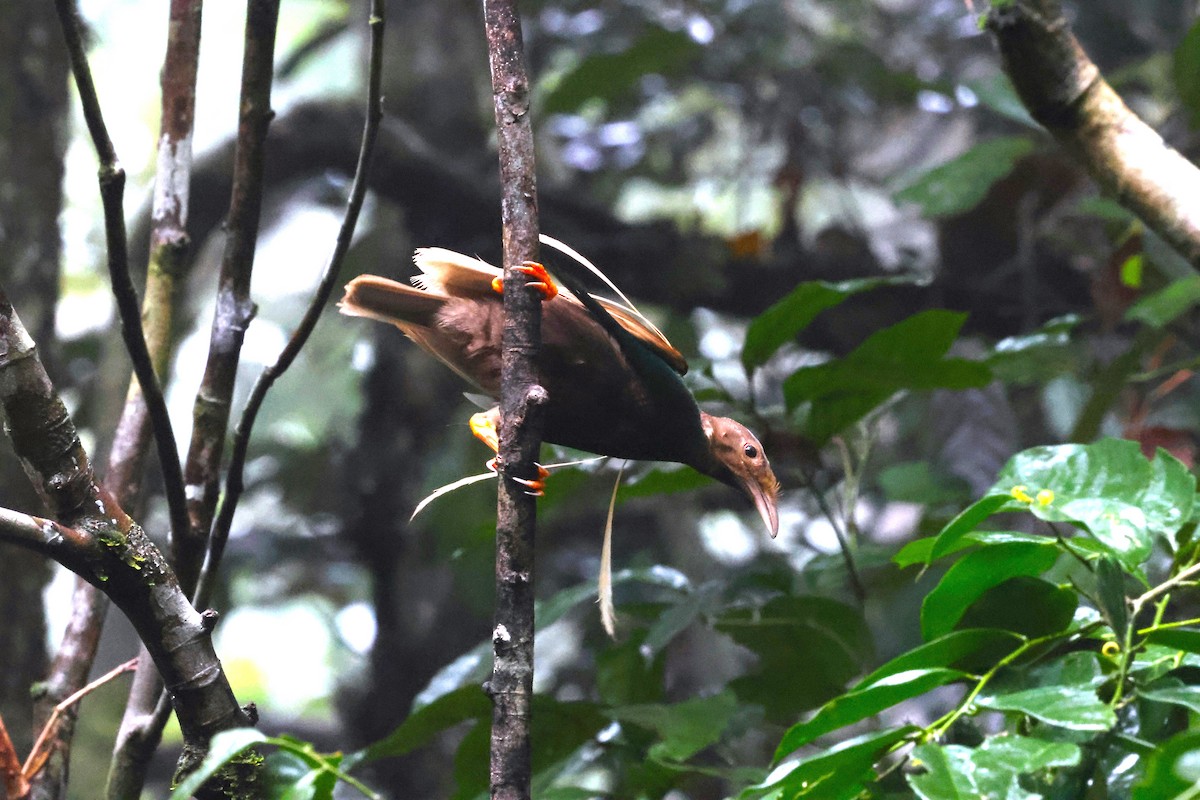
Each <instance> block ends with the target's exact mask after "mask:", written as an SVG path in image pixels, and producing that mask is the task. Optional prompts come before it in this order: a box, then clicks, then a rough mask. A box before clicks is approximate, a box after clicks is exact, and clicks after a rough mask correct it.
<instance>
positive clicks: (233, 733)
mask: <svg viewBox="0 0 1200 800" xmlns="http://www.w3.org/2000/svg"><path fill="white" fill-rule="evenodd" d="M266 740H267V737H266V736H265V735H264V734H263V733H261V732H260V731H258V730H256V729H255V728H234V729H233V730H228V731H222V732H221V733H218V734H217V735H216V736H214V737H213V738H212V742H210V743H209V745H208V755H206V756H205V757H204V760H203V761H201V762H200V766H198V767H196V770H195V772H192V773H191V774H190V775H188V776H187V777H186V778H184V779H183V780H182V781H180V782H179V785H178V786H176V787H175V788H174V789H173V790H172V791H171V798H172V800H187V798H189V797H191V796H192V795H194V794H195V793H196V792H197V791H198V790H199V789H200V787H201V786H203V785H204V782H205V781H206V780H208V779H209V778H211V777H212V776H213V775H215V774H217V771H218V770H220V769H221V767H223V766H225V764H226V763H227V762H229V761H230V759H232V758H234V757H235V756H237V755H238V754H239V753H241V752H242V751H243V750H245V749H246V748H248V747H252V746H253V745H256V744H261V743H262V742H265V741H266Z"/></svg>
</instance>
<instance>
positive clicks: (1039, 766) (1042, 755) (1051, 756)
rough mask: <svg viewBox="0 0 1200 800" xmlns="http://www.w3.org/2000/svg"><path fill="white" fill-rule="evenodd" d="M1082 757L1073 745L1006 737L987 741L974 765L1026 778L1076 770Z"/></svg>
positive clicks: (1075, 745)
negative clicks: (1046, 771) (1063, 769)
mask: <svg viewBox="0 0 1200 800" xmlns="http://www.w3.org/2000/svg"><path fill="white" fill-rule="evenodd" d="M1081 757H1082V751H1081V750H1080V749H1079V745H1077V744H1074V743H1073V742H1051V741H1046V740H1044V739H1031V738H1029V737H1028V736H1015V735H1008V734H1005V735H1001V736H992V737H990V738H988V739H985V740H984V742H983V744H981V745H980V746H979V747H978V748H977V749H976V750H975V756H974V761H975V763H976V764H978V765H979V766H981V767H983V768H985V769H992V770H1001V769H1006V770H1010V771H1012V772H1015V773H1017V774H1019V775H1027V774H1029V773H1031V772H1037V771H1038V770H1043V769H1055V768H1058V767H1073V766H1075V765H1076V764H1078V763H1079V759H1080V758H1081Z"/></svg>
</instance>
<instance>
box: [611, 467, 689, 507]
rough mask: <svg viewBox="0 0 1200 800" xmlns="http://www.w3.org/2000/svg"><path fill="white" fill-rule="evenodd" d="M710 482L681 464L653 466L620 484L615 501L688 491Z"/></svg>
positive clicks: (620, 501)
mask: <svg viewBox="0 0 1200 800" xmlns="http://www.w3.org/2000/svg"><path fill="white" fill-rule="evenodd" d="M711 482H712V479H711V478H708V477H706V476H704V475H701V474H700V473H699V472H696V470H694V469H692V468H690V467H685V466H683V465H671V466H662V467H655V468H654V469H651V470H648V471H647V472H646V473H645V474H643V475H641V476H639V477H638V479H637V480H636V481H631V482H629V483H626V484H624V485H623V486H621V488H620V490H619V491H618V492H617V502H618V503H622V502H624V501H626V500H632V499H633V498H635V497H652V496H655V495H660V494H674V493H675V492H690V491H692V490H693V489H699V488H701V487H704V486H707V485H709V484H710V483H711ZM610 486H611V484H610Z"/></svg>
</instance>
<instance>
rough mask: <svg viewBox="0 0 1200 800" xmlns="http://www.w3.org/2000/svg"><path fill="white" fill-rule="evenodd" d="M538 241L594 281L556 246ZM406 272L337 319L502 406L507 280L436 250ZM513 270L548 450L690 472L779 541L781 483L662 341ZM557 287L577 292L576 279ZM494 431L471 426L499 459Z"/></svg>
mask: <svg viewBox="0 0 1200 800" xmlns="http://www.w3.org/2000/svg"><path fill="white" fill-rule="evenodd" d="M542 241H543V242H544V243H546V244H548V245H551V246H552V247H555V248H556V249H559V250H562V251H563V252H565V253H567V254H568V255H570V256H572V257H574V258H576V259H577V260H579V261H580V262H581V263H582V264H584V265H585V266H587V267H589V268H591V269H593V270H594V269H595V268H594V267H592V266H591V265H590V264H589V263H588V262H587V261H586V260H585V259H583V258H582V257H581V256H579V255H578V254H577V253H575V252H574V251H573V250H571V249H570V248H568V247H566V246H565V245H562V244H561V243H559V242H557V241H556V240H554V239H551V238H550V237H546V236H543V237H542ZM413 261H414V263H415V264H416V265H417V268H418V269H419V270H420V272H421V274H420V275H417V276H414V277H413V278H412V282H413V284H414V285H413V286H407V285H405V284H403V283H399V282H397V281H393V280H390V279H388V278H382V277H379V276H376V275H360V276H359V277H357V278H355V279H354V280H352V281H351V282H350V283H349V284H347V286H346V294H345V296H344V297H343V298H342V301H341V303H340V304H339V308H340V309H341V312H342V313H343V314H347V315H350V316H357V317H368V318H370V319H377V320H380V321H382V322H389V323H391V324H393V325H395V326H396V327H398V328H399V329H400V330H401V331H403V332H404V333H405V335H407V336H408V337H409V338H410V339H412V340H413V341H414V342H416V343H417V344H418V345H420V346H421V347H422V348H424V349H425V350H426V351H428V352H429V353H431V354H433V355H434V356H436V357H437V358H438V359H439V360H441V361H442V362H444V363H445V364H446V365H447V366H449V367H450V368H451V369H453V370H454V371H455V372H457V373H458V374H459V375H461V376H462V377H463V378H465V379H466V380H467V381H469V382H470V383H472V384H473V385H474V386H475V387H477V388H478V389H480V390H481V391H483V392H485V393H487V394H488V395H489V396H491V397H493V398H496V397H499V396H500V336H501V331H502V330H503V327H504V310H503V308H504V307H503V302H502V300H503V298H502V297H501V292H502V291H503V285H502V279H503V273H502V272H501V270H499V269H497V268H496V267H493V266H491V265H490V264H488V263H486V262H484V261H482V260H480V259H477V258H471V257H469V256H465V255H462V254H461V253H456V252H454V251H452V250H446V249H443V248H438V247H427V248H421V249H419V250H417V251H416V253H415V255H414V256H413ZM518 269H519V270H521V271H522V272H525V273H526V274H527V275H530V276H531V278H533V281H531V282H529V283H527V284H526V286H528V287H532V288H533V289H535V290H538V291H541V292H542V294H543V297H544V300H545V302H544V303H543V307H542V346H541V350H540V352H539V354H538V357H537V362H536V368H537V373H538V380H539V382H540V383H541V384H542V386H543V387H545V389H546V392H547V394H548V396H549V400H548V401H547V404H546V406H545V409H544V419H545V428H544V432H543V438H544V440H545V441H547V442H551V443H553V444H559V445H564V446H566V447H573V448H576V449H578V450H586V451H588V452H591V453H596V454H597V455H604V456H611V457H614V458H628V459H641V460H647V461H675V462H679V463H682V464H686V465H688V466H690V467H692V468H693V469H695V470H697V471H699V472H701V473H703V474H705V475H709V476H711V477H713V478H716V479H717V480H719V481H721V482H722V483H726V484H728V485H730V486H732V487H734V488H735V489H738V490H739V491H741V492H742V493H743V494H744V495H746V497H748V498H749V499H750V501H751V502H753V503H754V507H755V508H756V509H757V510H758V513H759V515H760V516H761V517H762V520H763V522H764V523H765V524H766V526H767V530H768V531H770V533H771V535H772V536H775V535H776V534H777V533H778V531H779V516H778V492H779V483H778V481H776V479H775V474H774V473H773V472H772V471H771V465H770V463H769V462H768V461H767V456H766V454H765V453H764V452H763V448H762V444H761V443H760V442H759V441H758V439H757V438H756V437H755V435H754V434H753V433H751V432H750V431H749V429H747V428H746V427H745V426H744V425H742V424H741V423H739V422H737V421H735V420H732V419H729V418H728V417H716V416H712V415H710V414H706V413H705V412H703V411H701V410H700V408H699V407H698V406H697V405H696V401H695V399H694V398H693V397H692V395H691V392H689V391H688V389H687V387H686V386H685V385H684V383H683V380H682V379H681V377H680V376H682V375H683V374H684V373H686V372H687V362H686V361H685V360H684V358H683V356H682V355H681V354H680V353H679V351H678V350H676V349H675V348H674V347H673V346H672V345H671V343H670V342H669V341H667V339H666V337H665V336H664V335H663V334H662V332H661V331H659V330H658V328H657V327H655V326H654V324H653V323H651V322H650V321H649V320H648V319H646V318H645V317H644V316H643V315H642V314H641V313H640V312H638V311H637V310H636V309H635V308H634V307H633V306H632V304H629V305H625V304H622V303H617V302H614V301H610V300H607V299H604V298H600V297H595V296H592V295H589V294H587V293H586V292H584V291H582V290H579V289H576V291H571V290H570V289H567V288H560V287H559V286H557V285H556V284H555V282H554V281H553V280H552V279H551V277H550V276H549V275H548V274H547V273H546V271H545V270H544V269H543V268H542V266H541V265H540V264H535V263H533V262H528V263H526V264H524V265H522V266H520V267H518ZM597 272H598V270H597ZM563 277H564V279H565V278H566V276H565V275H564V276H563ZM563 282H564V283H567V284H568V285H570V286H572V287H576V286H577V282H576V281H575V280H574V279H573V278H570V279H566V280H564V281H563ZM610 285H611V284H610ZM614 288H615V287H614ZM622 297H623V296H622ZM498 423H499V409H498V408H492V409H490V410H488V411H484V412H481V413H479V414H476V415H475V416H474V417H472V418H471V429H472V431H474V432H475V435H476V436H478V437H479V438H480V439H481V440H483V441H484V442H486V443H487V444H488V445H489V446H490V447H491V448H492V449H493V450H495V449H496V448H497V445H498V439H497V433H496V431H497V427H498Z"/></svg>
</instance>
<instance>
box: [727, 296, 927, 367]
mask: <svg viewBox="0 0 1200 800" xmlns="http://www.w3.org/2000/svg"><path fill="white" fill-rule="evenodd" d="M898 282H899V281H896V280H894V279H891V278H859V279H856V280H849V281H841V282H839V283H827V282H825V281H806V282H805V283H801V284H800V285H799V286H797V287H796V288H795V289H793V290H792V291H791V292H790V293H789V294H788V295H787V296H786V297H784V298H783V299H782V300H780V301H779V302H778V303H776V304H775V305H773V306H771V307H770V308H768V309H767V310H766V311H764V312H763V313H761V314H759V315H758V316H757V317H755V318H754V319H753V320H752V321H751V322H750V326H749V327H748V328H747V329H746V342H745V344H744V345H743V346H742V364H743V365H744V366H745V367H746V369H747V370H753V369H755V368H757V367H761V366H762V365H763V364H765V363H767V359H769V358H770V357H771V356H772V355H774V354H775V351H776V350H778V349H779V348H780V347H781V346H783V345H784V344H786V343H787V342H790V341H792V340H793V339H795V338H796V336H797V335H798V334H799V333H800V331H802V330H804V329H805V328H807V327H808V326H809V324H810V323H811V322H812V321H813V320H814V319H816V317H817V315H818V314H820V313H821V312H822V311H825V310H826V309H829V308H833V307H834V306H837V305H840V304H841V303H843V302H844V301H845V300H846V299H847V298H849V297H852V296H853V295H855V294H858V293H859V292H865V291H868V290H870V289H874V288H876V287H879V286H884V285H888V284H895V283H898ZM905 282H908V281H905Z"/></svg>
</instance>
